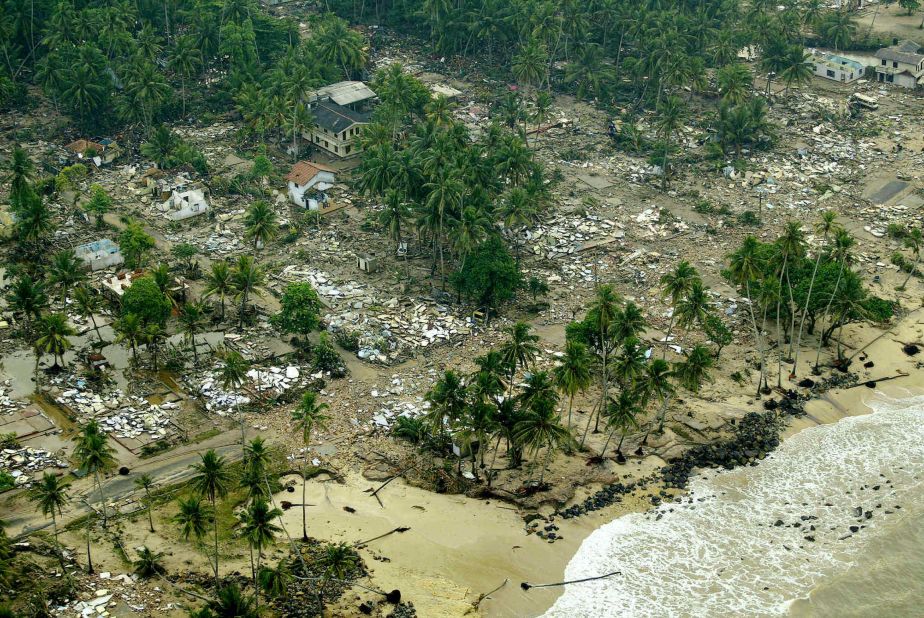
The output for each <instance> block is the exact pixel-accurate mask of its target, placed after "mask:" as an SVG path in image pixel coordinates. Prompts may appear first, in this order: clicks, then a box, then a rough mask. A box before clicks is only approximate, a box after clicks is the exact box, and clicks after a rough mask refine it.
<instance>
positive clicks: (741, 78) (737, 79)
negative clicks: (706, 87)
mask: <svg viewBox="0 0 924 618" xmlns="http://www.w3.org/2000/svg"><path fill="white" fill-rule="evenodd" d="M716 81H717V82H718V87H719V92H720V93H721V95H722V99H723V100H724V101H727V102H728V103H730V104H732V105H740V104H741V103H743V102H744V101H746V100H747V98H748V96H750V93H751V88H752V87H753V83H754V78H753V76H752V75H751V70H750V69H749V68H748V67H747V66H745V65H743V64H741V63H740V62H732V63H730V64H727V65H725V66H723V67H722V68H720V69H719V70H718V71H717V72H716Z"/></svg>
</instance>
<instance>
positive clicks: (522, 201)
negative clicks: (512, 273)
mask: <svg viewBox="0 0 924 618" xmlns="http://www.w3.org/2000/svg"><path fill="white" fill-rule="evenodd" d="M501 216H502V221H503V223H504V227H505V228H506V229H509V230H511V231H512V232H513V233H514V239H515V243H514V247H515V248H516V258H517V264H519V263H520V244H521V242H522V240H521V238H522V235H523V232H524V230H525V229H526V228H527V227H528V226H529V225H531V224H532V223H533V222H534V221H535V220H536V216H537V213H536V206H535V204H534V203H533V202H532V200H530V196H529V193H528V192H527V191H526V189H524V188H522V187H514V188H513V189H511V190H510V191H509V192H507V195H506V196H505V199H504V200H503V202H502V204H501Z"/></svg>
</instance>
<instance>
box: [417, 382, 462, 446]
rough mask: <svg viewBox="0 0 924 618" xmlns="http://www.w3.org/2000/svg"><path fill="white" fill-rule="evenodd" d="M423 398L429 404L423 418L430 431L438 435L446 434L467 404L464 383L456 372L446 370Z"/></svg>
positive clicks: (460, 416)
mask: <svg viewBox="0 0 924 618" xmlns="http://www.w3.org/2000/svg"><path fill="white" fill-rule="evenodd" d="M425 400H426V401H427V402H428V403H429V404H430V410H429V411H428V412H427V414H426V416H425V418H424V420H425V422H426V423H427V426H428V427H429V429H430V432H431V433H433V434H436V435H438V436H440V437H442V436H445V435H446V431H447V430H448V429H449V428H451V427H452V426H453V425H454V424H455V423H456V422H457V421H458V420H459V419H460V418H462V414H463V413H464V412H465V407H466V406H467V405H468V401H467V400H466V392H465V385H464V383H463V381H462V378H461V377H460V376H459V374H458V373H456V372H455V371H452V370H447V371H446V372H445V373H444V374H443V377H442V378H440V379H439V380H437V381H436V383H435V384H434V385H433V388H431V389H430V391H429V392H427V395H426V397H425Z"/></svg>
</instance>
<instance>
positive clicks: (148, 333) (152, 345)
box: [141, 323, 167, 371]
mask: <svg viewBox="0 0 924 618" xmlns="http://www.w3.org/2000/svg"><path fill="white" fill-rule="evenodd" d="M166 339H167V331H166V330H164V327H163V326H161V325H160V324H156V323H151V324H148V325H147V326H145V327H144V331H142V333H141V340H142V341H143V342H144V345H145V346H147V349H148V353H149V354H150V355H151V369H152V370H153V371H157V370H158V362H157V361H158V359H159V358H160V348H161V346H162V345H163V343H164V341H165V340H166Z"/></svg>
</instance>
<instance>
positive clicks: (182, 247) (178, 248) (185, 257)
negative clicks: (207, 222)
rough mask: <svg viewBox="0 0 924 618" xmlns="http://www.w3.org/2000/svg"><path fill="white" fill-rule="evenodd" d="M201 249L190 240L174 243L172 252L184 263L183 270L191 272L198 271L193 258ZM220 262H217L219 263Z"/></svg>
mask: <svg viewBox="0 0 924 618" xmlns="http://www.w3.org/2000/svg"><path fill="white" fill-rule="evenodd" d="M198 253H199V249H198V247H196V245H192V244H190V243H188V242H181V243H179V244H176V245H173V246H172V247H171V248H170V254H171V255H173V257H175V258H176V259H178V260H180V262H181V263H182V264H183V270H184V271H186V273H191V272H194V271H196V268H195V267H194V266H193V258H194V257H196V255H198ZM219 263H220V262H216V264H219Z"/></svg>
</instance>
